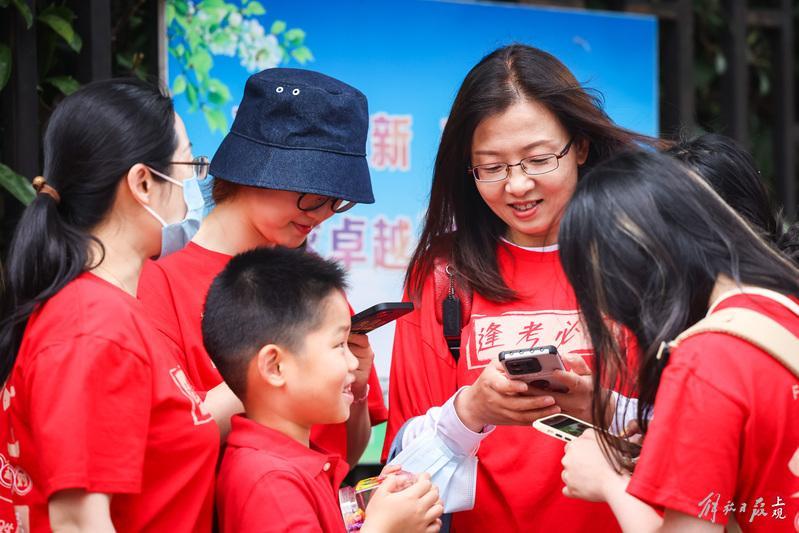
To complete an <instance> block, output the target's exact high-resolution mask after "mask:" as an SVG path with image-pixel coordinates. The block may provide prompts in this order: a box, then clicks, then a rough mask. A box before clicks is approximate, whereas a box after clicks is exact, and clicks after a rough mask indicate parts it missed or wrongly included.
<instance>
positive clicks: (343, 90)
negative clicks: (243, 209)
mask: <svg viewBox="0 0 799 533" xmlns="http://www.w3.org/2000/svg"><path fill="white" fill-rule="evenodd" d="M368 129H369V111H368V108H367V104H366V96H364V95H363V93H362V92H361V91H359V90H358V89H356V88H354V87H351V86H349V85H347V84H346V83H343V82H340V81H338V80H336V79H333V78H331V77H329V76H325V75H324V74H320V73H318V72H311V71H309V70H301V69H291V68H272V69H268V70H264V71H262V72H259V73H258V74H254V75H252V76H250V78H249V79H248V80H247V85H246V86H245V87H244V98H242V100H241V104H240V105H239V109H238V112H237V113H236V119H235V120H234V121H233V127H232V128H231V129H230V133H228V134H227V135H226V136H225V138H224V140H223V141H222V144H221V145H220V146H219V149H218V150H217V151H216V153H215V154H214V157H213V159H212V160H211V167H210V173H211V174H212V175H213V176H215V177H217V178H221V179H223V180H225V181H229V182H232V183H238V184H240V185H248V186H251V187H261V188H265V189H281V190H287V191H297V192H300V193H303V192H308V193H315V194H323V195H326V196H332V197H335V198H341V199H343V200H349V201H351V202H357V203H362V204H371V203H374V201H375V198H374V195H373V194H372V181H371V179H370V177H369V166H368V164H367V162H366V133H367V130H368Z"/></svg>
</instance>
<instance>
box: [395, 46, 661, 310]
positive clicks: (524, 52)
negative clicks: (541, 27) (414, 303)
mask: <svg viewBox="0 0 799 533" xmlns="http://www.w3.org/2000/svg"><path fill="white" fill-rule="evenodd" d="M520 100H530V101H535V102H537V103H539V104H542V105H543V106H544V107H546V108H547V109H548V110H549V111H550V112H552V113H553V114H554V115H555V116H556V117H557V119H558V120H559V121H560V123H561V124H562V125H563V127H564V128H565V129H566V131H567V132H568V133H569V134H570V135H571V136H572V137H574V139H575V142H580V141H587V142H588V158H587V159H586V161H585V163H584V164H583V165H582V166H581V168H580V172H581V173H582V172H584V171H586V170H588V169H590V168H591V167H593V166H594V165H595V164H597V163H598V162H600V161H602V160H604V159H605V158H607V157H609V156H610V155H612V154H614V153H616V152H618V151H620V150H625V149H629V148H630V147H632V146H634V145H635V144H636V143H646V144H658V143H660V141H657V140H655V139H651V138H649V137H645V136H643V135H639V134H636V133H634V132H631V131H629V130H626V129H623V128H620V127H619V126H617V125H615V124H614V123H613V121H612V120H611V119H610V118H609V117H608V115H607V114H606V113H605V112H604V111H603V110H602V100H601V98H600V97H599V95H598V94H597V93H595V92H593V91H591V90H590V89H586V88H584V87H582V86H581V85H580V83H579V82H578V81H577V80H576V79H575V78H574V75H573V74H572V73H571V72H570V71H569V69H567V68H566V66H565V65H564V64H563V63H561V62H560V61H559V60H558V59H557V58H556V57H555V56H553V55H551V54H549V53H547V52H544V51H543V50H539V49H537V48H533V47H531V46H525V45H521V44H514V45H510V46H506V47H504V48H499V49H498V50H495V51H494V52H492V53H490V54H489V55H487V56H486V57H484V58H483V59H482V60H481V61H480V62H479V63H478V64H477V65H475V66H474V68H472V70H471V71H469V73H468V74H467V75H466V78H465V79H464V80H463V84H462V85H461V87H460V89H459V91H458V94H457V96H456V97H455V101H454V103H453V104H452V109H451V111H450V113H449V118H448V120H447V124H446V126H445V127H444V131H443V133H442V136H441V143H440V145H439V148H438V154H437V156H436V162H435V170H434V174H433V184H432V189H431V191H430V203H429V206H428V209H427V213H426V215H425V221H424V227H423V229H422V233H421V236H420V237H419V243H418V245H417V247H416V250H415V251H414V253H413V256H412V258H411V261H410V265H409V267H408V271H407V274H406V279H405V283H406V286H407V287H408V288H409V290H410V293H411V294H412V295H415V296H418V295H419V293H420V292H421V287H422V285H423V284H424V280H425V278H427V276H428V275H429V274H430V272H431V271H432V269H433V263H434V260H435V258H436V257H438V256H443V257H445V258H446V259H447V260H448V261H449V263H450V264H452V265H453V266H454V268H455V270H456V271H457V272H458V275H459V276H460V277H461V278H462V280H463V281H465V282H466V283H467V284H468V285H470V286H471V288H472V289H474V290H475V291H476V292H478V293H480V294H481V295H482V296H484V297H485V298H488V299H490V300H493V301H498V302H501V301H510V300H513V299H514V298H515V293H514V291H513V290H511V289H510V288H509V287H508V286H507V285H506V284H505V282H504V281H503V279H502V277H501V276H500V274H499V266H498V265H497V257H496V248H497V245H498V243H499V242H500V238H501V237H502V236H503V235H504V234H505V232H506V230H507V228H506V226H505V223H504V222H502V220H501V219H500V218H499V217H497V216H496V215H495V214H494V212H493V211H491V208H489V207H488V206H487V205H486V203H485V202H484V201H483V199H482V197H481V196H480V193H479V192H478V191H477V186H476V185H475V183H474V180H473V179H472V178H471V177H470V175H469V174H468V172H467V169H468V167H469V166H470V159H471V147H472V137H473V136H474V130H475V129H476V128H477V126H478V125H479V124H480V122H482V121H483V120H484V119H485V118H487V117H489V116H492V115H495V114H497V113H501V112H503V111H504V110H506V109H507V108H508V107H510V106H511V105H513V104H514V103H516V102H519V101H520Z"/></svg>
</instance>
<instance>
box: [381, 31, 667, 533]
mask: <svg viewBox="0 0 799 533" xmlns="http://www.w3.org/2000/svg"><path fill="white" fill-rule="evenodd" d="M639 142H643V143H655V141H654V140H652V139H649V138H646V137H644V136H641V135H637V134H635V133H633V132H630V131H627V130H625V129H623V128H620V127H619V126H617V125H615V124H614V123H613V122H612V121H611V120H610V118H609V117H608V116H607V115H606V114H605V112H604V111H603V110H602V108H601V105H600V101H599V99H598V98H596V97H595V96H593V95H592V94H591V93H590V92H589V91H587V90H586V89H584V88H583V87H582V86H581V85H580V84H579V83H578V82H577V80H576V79H575V78H574V75H573V74H572V73H571V72H570V71H569V70H568V69H567V68H566V66H565V65H563V63H561V62H560V61H559V60H558V59H557V58H555V57H554V56H552V55H550V54H548V53H546V52H544V51H542V50H539V49H536V48H532V47H529V46H524V45H511V46H507V47H504V48H500V49H498V50H495V51H494V52H492V53H491V54H489V55H487V56H486V57H485V58H483V59H482V60H481V61H480V62H479V63H478V64H477V65H475V66H474V67H473V68H472V70H471V71H470V72H469V73H468V74H467V76H466V78H465V79H464V82H463V84H462V85H461V87H460V89H459V92H458V94H457V96H456V98H455V101H454V103H453V105H452V110H451V112H450V114H449V119H448V121H447V124H446V126H445V128H444V131H443V133H442V138H441V144H440V146H439V150H438V155H437V158H436V163H435V170H434V176H433V183H432V189H431V193H430V205H429V207H428V210H427V215H426V218H425V223H424V227H423V230H422V233H421V236H420V240H419V245H418V247H417V249H416V251H415V253H414V255H413V257H412V259H411V263H410V265H409V269H408V272H407V276H406V285H407V287H406V290H407V296H408V297H409V298H410V299H411V300H413V301H414V303H415V304H416V310H415V311H414V312H412V313H410V314H408V315H406V316H405V317H403V318H401V319H400V320H399V321H398V322H397V328H396V333H395V339H394V352H393V356H392V363H391V386H390V389H389V393H390V402H389V405H390V415H389V423H388V429H387V435H386V443H385V449H386V452H388V450H389V448H390V447H391V445H392V443H393V441H394V437H395V435H398V432H400V430H402V431H401V433H399V436H398V440H399V441H400V443H401V444H402V446H403V447H404V448H407V447H409V446H410V445H411V444H413V443H415V442H417V441H419V440H422V439H424V438H427V435H428V433H429V431H430V430H431V428H432V430H433V431H435V432H436V433H437V434H440V435H447V436H451V438H449V440H448V445H449V444H452V445H453V446H455V448H456V449H453V450H452V452H453V453H455V454H459V455H467V454H468V453H470V452H472V451H473V450H475V449H478V447H479V449H478V451H477V457H478V459H479V462H478V463H477V466H476V469H477V476H476V483H474V482H471V481H470V485H469V486H468V487H464V486H455V485H456V484H455V483H454V482H453V487H454V488H453V487H446V486H445V485H444V483H439V486H440V488H441V490H442V494H445V495H447V496H448V494H449V493H448V492H447V491H448V490H449V492H457V493H461V492H463V493H467V494H470V495H473V498H474V499H473V502H474V508H473V510H469V511H463V512H458V513H455V514H453V515H452V530H453V531H456V532H458V533H463V532H472V531H474V532H477V531H575V532H576V531H597V532H600V531H601V532H604V531H617V530H618V525H617V524H616V520H615V519H614V517H613V514H612V513H611V512H610V509H609V507H608V506H607V505H597V504H595V503H588V502H582V501H574V500H570V499H568V498H566V497H565V496H563V495H562V494H561V489H562V487H563V484H562V482H561V479H560V473H561V467H560V459H561V457H562V455H563V444H562V443H560V442H559V441H557V440H556V439H553V438H551V437H548V436H546V435H544V434H543V433H540V432H538V431H536V430H534V429H533V428H532V427H530V426H531V424H532V423H533V422H534V421H535V420H537V419H539V418H541V417H544V416H547V415H551V414H555V413H560V412H561V411H563V412H567V413H571V414H574V415H577V416H579V417H580V418H590V417H591V410H590V407H591V394H590V393H591V390H592V387H591V380H590V378H588V377H587V376H578V374H577V373H576V372H562V373H561V374H560V378H559V379H560V380H562V381H563V382H564V383H566V384H568V386H569V391H568V392H565V393H564V392H555V391H552V390H544V389H541V388H536V387H534V386H532V385H528V384H526V383H524V382H522V381H519V380H514V379H509V377H508V375H507V374H506V373H505V371H504V369H503V367H502V366H501V364H500V363H499V361H498V355H499V352H501V351H504V350H513V349H520V348H530V347H532V346H545V345H554V346H556V347H557V349H558V351H559V353H560V354H561V355H562V356H563V358H564V360H565V361H566V364H567V365H570V366H571V368H572V369H578V370H579V373H581V374H585V373H588V372H589V371H588V368H587V366H586V362H585V361H583V357H590V356H591V354H592V349H591V346H590V343H589V341H588V339H587V336H586V335H585V333H584V332H582V330H581V328H580V317H579V311H578V308H577V304H576V300H575V297H574V293H573V290H572V288H571V287H570V286H569V284H568V281H567V280H566V277H565V275H564V273H563V270H562V269H561V267H560V263H559V252H558V246H557V244H558V222H559V220H560V217H561V214H562V212H563V210H564V208H565V206H566V205H567V204H568V202H569V200H570V199H571V195H572V193H573V191H574V188H575V186H576V184H577V182H578V180H579V179H580V176H582V175H583V173H584V172H585V171H586V170H587V169H589V168H591V167H592V166H594V165H595V164H597V163H598V162H600V161H602V160H603V159H605V158H607V157H608V156H610V155H611V154H613V153H616V152H619V151H623V150H629V149H633V148H634V147H635V146H636V145H637V143H639ZM655 144H656V143H655ZM597 216H602V215H601V213H600V214H598V215H597ZM450 283H451V284H450ZM441 287H445V289H444V291H443V292H442V291H441V290H439V289H440V288H441ZM453 289H454V290H453ZM447 293H449V294H451V295H452V296H456V295H457V296H459V297H460V300H461V305H460V309H458V307H457V306H455V307H454V309H455V315H456V316H455V321H456V322H457V320H458V319H461V322H460V324H461V325H462V326H463V327H461V328H458V327H456V328H454V329H455V332H454V335H448V336H447V337H445V335H444V329H443V327H442V321H443V318H444V315H445V313H447V312H449V310H450V309H452V307H453V306H451V305H447V304H446V300H445V299H444V298H443V296H442V295H446V294H447ZM469 298H470V299H471V302H470V304H467V300H468V299H469ZM448 301H449V302H452V298H451V297H449V298H448ZM448 323H449V321H448ZM450 341H454V344H458V345H459V349H458V348H454V345H453V343H451V342H450ZM451 350H452V353H451ZM419 368H424V369H425V371H424V372H419V370H418V369H419ZM608 418H609V417H608ZM406 422H407V423H406ZM609 422H610V421H609V420H597V421H595V423H597V424H606V423H609ZM433 481H434V482H436V481H437V477H436V474H435V473H434V474H433ZM444 500H445V502H446V501H447V497H444Z"/></svg>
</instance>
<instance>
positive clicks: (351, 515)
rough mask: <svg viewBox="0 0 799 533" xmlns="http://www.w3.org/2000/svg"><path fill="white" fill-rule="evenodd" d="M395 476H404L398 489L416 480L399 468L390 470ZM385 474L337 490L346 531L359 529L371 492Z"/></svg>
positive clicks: (383, 478) (372, 492) (364, 516)
mask: <svg viewBox="0 0 799 533" xmlns="http://www.w3.org/2000/svg"><path fill="white" fill-rule="evenodd" d="M392 473H393V474H394V475H395V476H402V477H403V478H404V481H405V482H404V483H403V486H402V488H401V489H400V490H402V489H404V488H406V487H409V486H410V485H412V484H413V483H415V482H416V475H414V474H412V473H410V472H405V471H403V470H400V471H399V472H392ZM385 479H386V476H375V477H368V478H366V479H362V480H360V481H359V482H358V483H356V484H355V487H354V488H353V487H342V488H341V489H339V491H338V501H339V505H340V506H341V514H342V516H343V517H344V525H345V526H346V528H347V531H348V532H353V531H360V530H361V526H363V521H364V519H365V518H366V506H367V505H369V500H370V499H371V498H372V494H374V491H375V490H377V487H379V486H380V484H381V483H383V481H385Z"/></svg>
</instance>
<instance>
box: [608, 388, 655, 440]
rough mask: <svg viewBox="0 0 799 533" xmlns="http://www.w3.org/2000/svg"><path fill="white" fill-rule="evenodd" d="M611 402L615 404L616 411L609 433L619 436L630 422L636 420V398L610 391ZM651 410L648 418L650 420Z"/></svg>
mask: <svg viewBox="0 0 799 533" xmlns="http://www.w3.org/2000/svg"><path fill="white" fill-rule="evenodd" d="M611 395H612V397H613V399H612V401H613V403H615V404H616V411H615V413H614V414H613V422H612V423H611V425H610V432H611V433H613V434H615V435H620V434H621V433H623V432H624V430H625V429H627V425H628V424H629V423H630V422H633V421H635V420H636V418H637V416H638V398H628V397H627V396H623V395H621V394H619V393H618V392H616V391H611ZM651 416H652V415H651V410H650V413H649V417H650V418H651Z"/></svg>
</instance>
